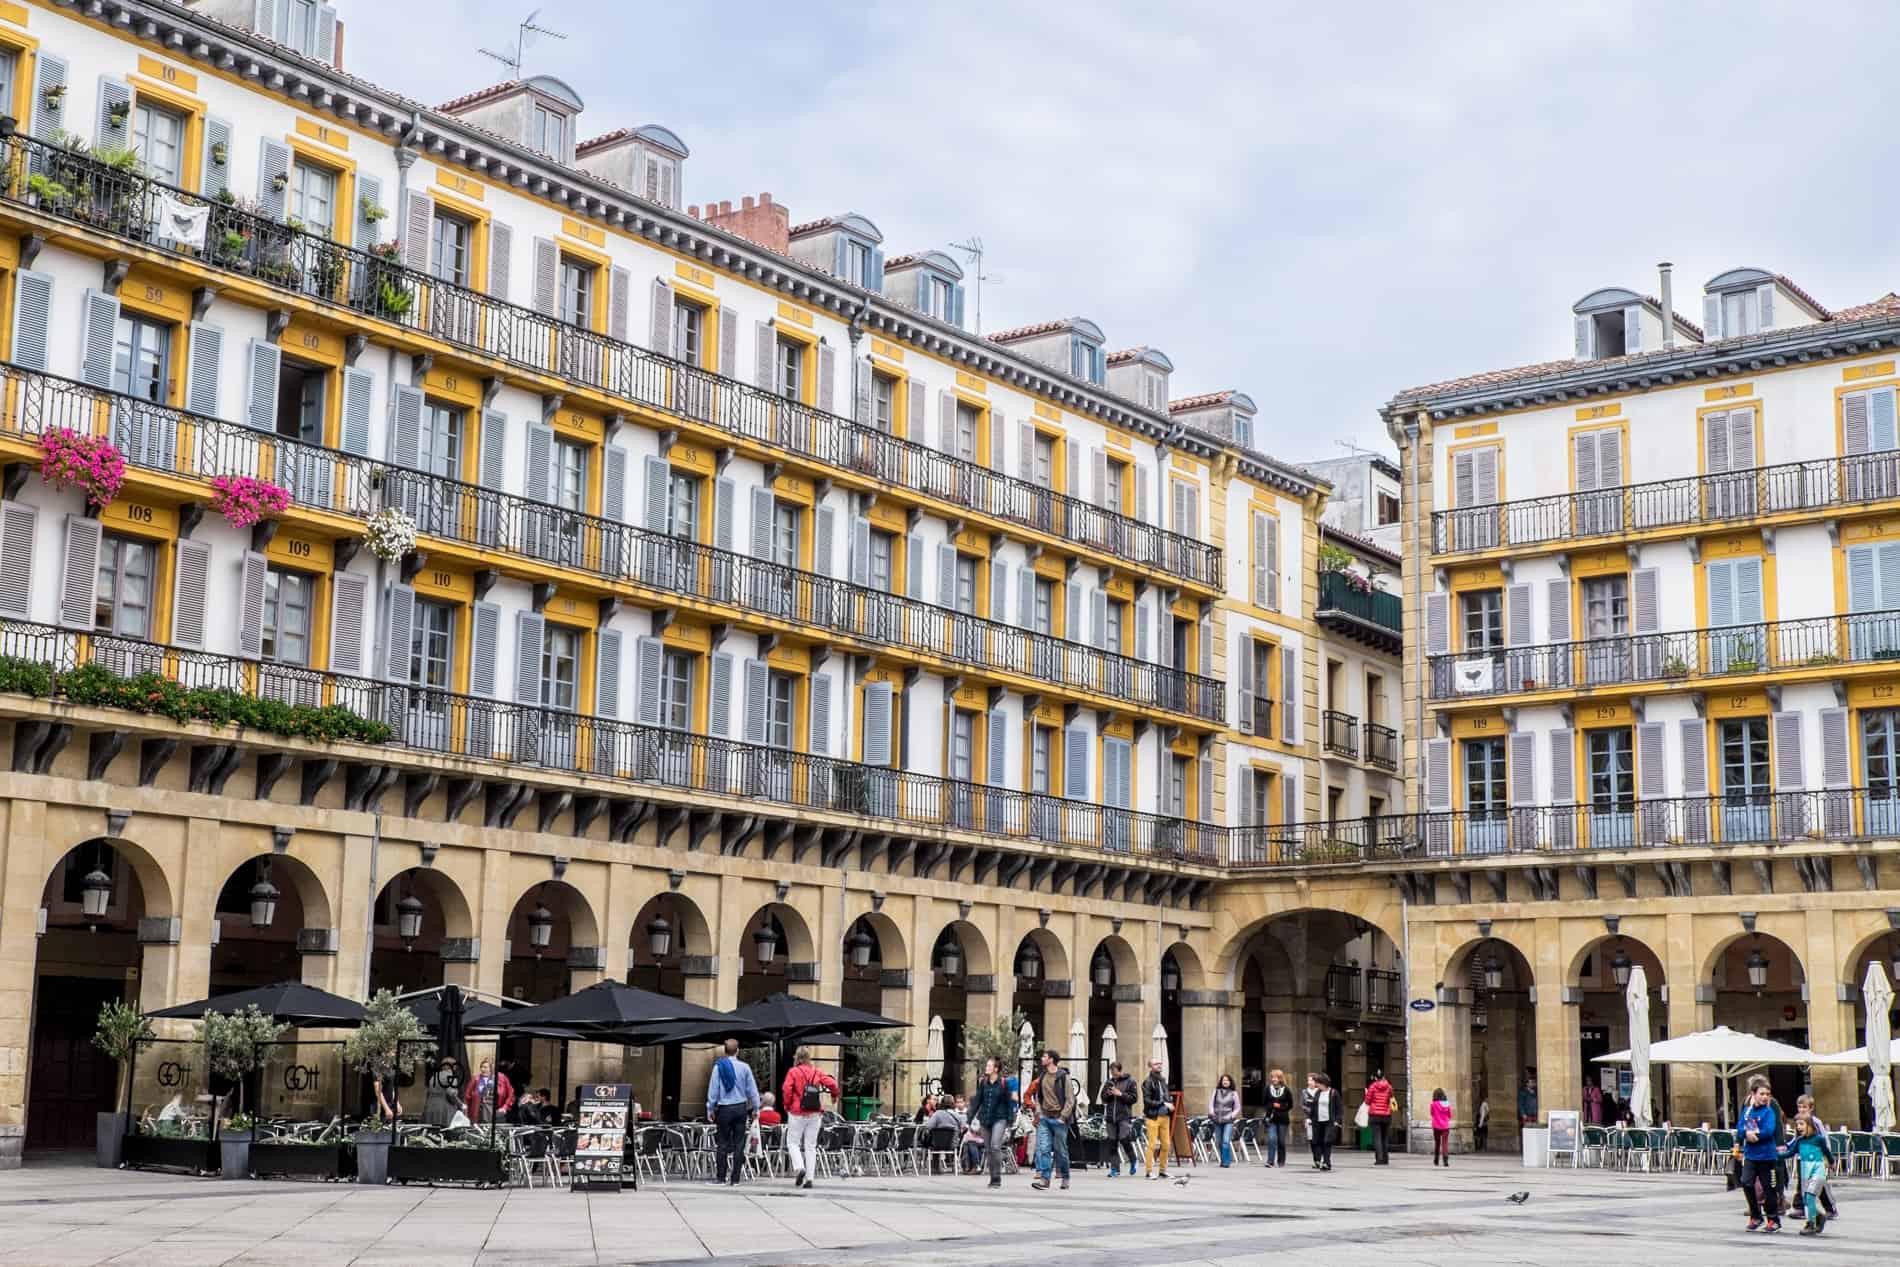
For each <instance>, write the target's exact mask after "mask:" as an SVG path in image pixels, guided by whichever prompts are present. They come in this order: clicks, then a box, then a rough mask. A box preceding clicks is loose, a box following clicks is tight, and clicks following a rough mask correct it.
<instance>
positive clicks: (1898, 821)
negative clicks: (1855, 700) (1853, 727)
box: [1860, 708, 1900, 836]
mask: <svg viewBox="0 0 1900 1267" xmlns="http://www.w3.org/2000/svg"><path fill="white" fill-rule="evenodd" d="M1860 752H1861V765H1862V777H1863V778H1864V779H1865V781H1866V784H1865V785H1866V788H1867V825H1866V828H1865V831H1866V833H1867V834H1868V835H1870V836H1871V835H1881V836H1891V835H1893V834H1894V832H1895V831H1896V830H1900V710H1896V709H1891V708H1883V709H1877V710H1871V711H1869V712H1864V713H1862V714H1861V715H1860Z"/></svg>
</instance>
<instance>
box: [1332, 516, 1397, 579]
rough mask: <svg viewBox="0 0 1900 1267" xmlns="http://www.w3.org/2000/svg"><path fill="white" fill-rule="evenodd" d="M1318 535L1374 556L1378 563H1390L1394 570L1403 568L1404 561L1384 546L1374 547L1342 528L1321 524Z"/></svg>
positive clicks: (1362, 538)
mask: <svg viewBox="0 0 1900 1267" xmlns="http://www.w3.org/2000/svg"><path fill="white" fill-rule="evenodd" d="M1319 535H1320V537H1321V538H1322V539H1323V538H1326V537H1331V538H1332V539H1333V540H1335V541H1339V542H1343V543H1344V544H1346V545H1347V546H1350V547H1351V548H1352V549H1354V550H1357V551H1359V552H1360V553H1361V554H1370V555H1375V556H1377V558H1378V560H1379V562H1381V563H1390V564H1391V565H1392V567H1393V568H1394V569H1395V570H1398V569H1401V568H1403V566H1404V560H1403V559H1401V558H1400V557H1399V556H1398V555H1396V554H1394V553H1393V552H1392V551H1390V550H1388V549H1386V548H1385V547H1384V546H1379V545H1374V544H1373V543H1372V542H1370V541H1368V540H1366V539H1365V538H1364V537H1362V536H1359V535H1358V534H1357V533H1352V532H1347V531H1346V530H1345V529H1343V528H1335V527H1333V526H1332V525H1331V524H1329V523H1321V524H1320V526H1319Z"/></svg>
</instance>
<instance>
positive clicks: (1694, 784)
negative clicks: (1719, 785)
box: [1676, 717, 1709, 797]
mask: <svg viewBox="0 0 1900 1267" xmlns="http://www.w3.org/2000/svg"><path fill="white" fill-rule="evenodd" d="M1676 724H1677V727H1678V732H1679V735H1680V737H1681V741H1682V794H1683V795H1684V796H1690V797H1694V796H1707V795H1708V794H1709V767H1708V751H1707V743H1706V739H1705V736H1704V731H1703V723H1702V719H1701V718H1700V717H1684V718H1682V719H1681V720H1680V721H1679V722H1677V723H1676Z"/></svg>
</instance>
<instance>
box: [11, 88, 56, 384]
mask: <svg viewBox="0 0 1900 1267" xmlns="http://www.w3.org/2000/svg"><path fill="white" fill-rule="evenodd" d="M44 59H45V55H44V54H42V55H41V60H44ZM52 319H53V275H52V274H51V273H40V272H35V271H33V270H30V269H21V270H20V271H19V272H18V273H16V274H14V280H13V363H14V364H15V365H17V366H19V367H20V368H21V369H27V370H40V371H44V370H45V369H46V331H47V327H48V325H49V324H50V323H51V322H52Z"/></svg>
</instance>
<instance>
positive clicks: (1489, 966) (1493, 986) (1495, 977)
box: [1484, 955, 1504, 990]
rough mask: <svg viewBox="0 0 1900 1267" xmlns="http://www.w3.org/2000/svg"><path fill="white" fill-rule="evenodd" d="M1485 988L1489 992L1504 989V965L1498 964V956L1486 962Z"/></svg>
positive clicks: (1488, 958) (1491, 957)
mask: <svg viewBox="0 0 1900 1267" xmlns="http://www.w3.org/2000/svg"><path fill="white" fill-rule="evenodd" d="M1484 988H1485V989H1487V990H1502V989H1503V988H1504V965H1503V964H1501V963H1499V962H1498V957H1497V956H1496V955H1491V956H1488V957H1487V958H1486V959H1485V961H1484Z"/></svg>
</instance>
